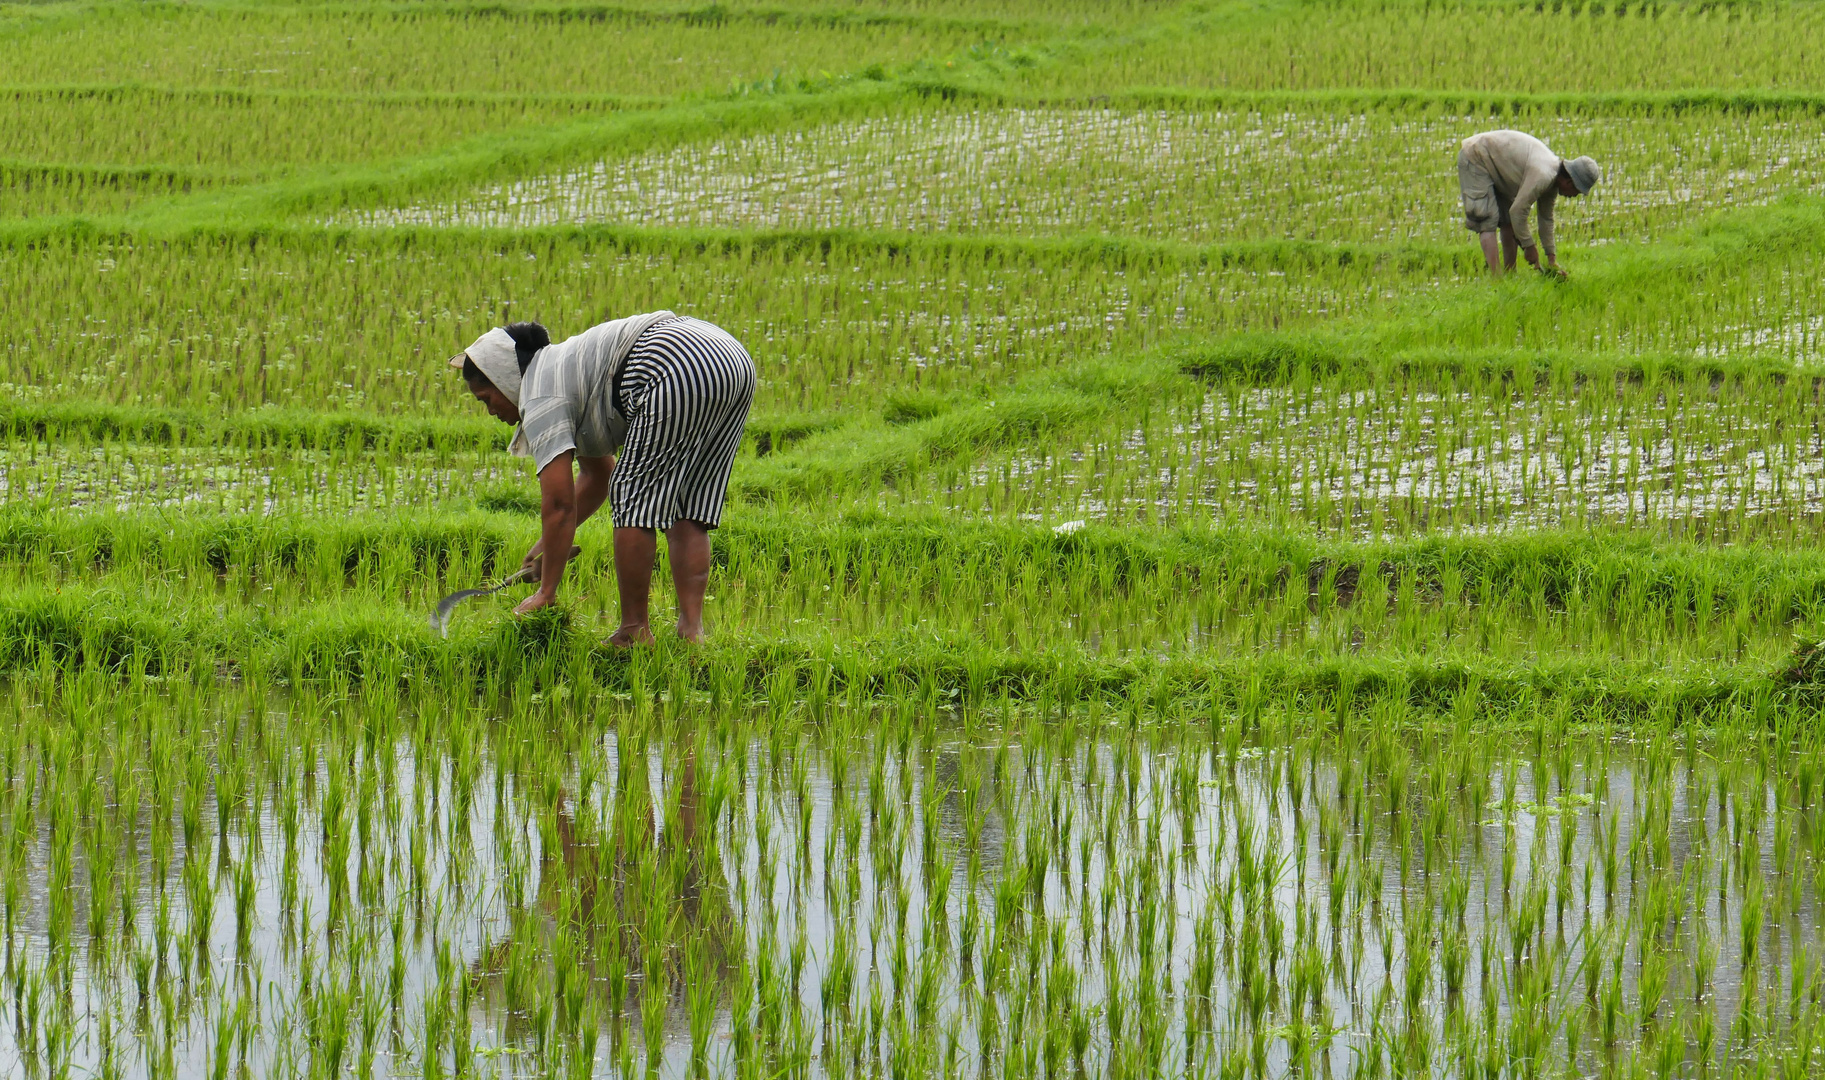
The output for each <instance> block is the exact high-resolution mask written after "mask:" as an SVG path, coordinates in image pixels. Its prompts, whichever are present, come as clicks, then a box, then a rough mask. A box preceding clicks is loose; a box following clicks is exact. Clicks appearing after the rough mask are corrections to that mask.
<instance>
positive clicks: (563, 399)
mask: <svg viewBox="0 0 1825 1080" xmlns="http://www.w3.org/2000/svg"><path fill="white" fill-rule="evenodd" d="M676 318H678V316H676V315H674V314H672V313H671V312H669V311H654V312H649V313H647V314H645V315H635V316H632V317H631V318H626V319H616V320H614V321H613V322H605V323H601V324H599V325H596V326H592V327H590V328H589V329H588V330H585V331H583V332H582V333H581V334H578V335H577V336H575V337H572V338H566V339H564V340H563V341H560V342H557V343H556V344H553V345H547V346H546V347H544V348H543V349H540V350H539V351H538V354H537V355H535V356H534V357H533V358H532V363H531V364H530V365H529V366H528V367H527V368H526V374H525V378H524V380H523V381H522V382H521V384H520V426H519V430H517V431H515V432H514V435H513V442H512V444H511V445H510V446H508V450H509V451H511V452H512V453H514V454H516V455H518V456H520V457H529V458H531V459H532V461H533V465H534V466H535V467H536V468H537V469H538V470H539V471H543V470H544V468H545V466H547V465H549V464H551V462H552V459H554V458H556V457H557V456H558V455H559V454H562V453H563V452H564V451H566V450H573V451H575V452H576V455H577V456H578V457H606V456H607V455H609V454H612V453H614V452H615V451H616V450H619V449H620V448H621V444H622V442H623V441H625V440H626V438H627V418H626V417H624V416H622V415H621V410H620V409H618V408H616V406H615V402H614V390H613V387H614V382H615V372H617V371H619V370H621V365H622V363H623V362H624V361H626V359H627V354H628V353H629V352H630V351H632V349H633V347H634V341H635V340H636V339H638V338H639V337H640V335H641V334H644V333H646V331H647V330H648V329H650V328H652V327H653V326H655V325H657V324H659V323H662V322H666V321H668V320H671V319H676Z"/></svg>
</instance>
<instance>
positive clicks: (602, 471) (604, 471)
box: [520, 454, 615, 566]
mask: <svg viewBox="0 0 1825 1080" xmlns="http://www.w3.org/2000/svg"><path fill="white" fill-rule="evenodd" d="M614 475H615V458H614V455H612V454H611V455H609V456H607V457H580V458H578V459H577V525H578V526H581V525H582V524H583V523H584V522H585V521H588V520H589V519H590V518H591V517H593V516H594V515H595V512H596V511H597V510H600V509H602V504H603V503H605V502H607V501H608V482H609V481H610V480H611V479H613V478H614ZM544 488H545V478H544V477H543V476H541V477H540V478H539V494H540V499H539V502H540V504H541V509H542V508H543V503H544V498H543V496H544ZM544 553H545V538H544V537H543V536H540V537H539V539H538V540H537V541H535V542H534V543H533V545H532V547H531V548H529V549H527V551H526V558H525V559H524V560H523V561H522V562H521V564H520V565H522V566H531V565H532V564H534V563H536V562H538V561H539V556H540V555H543V554H544Z"/></svg>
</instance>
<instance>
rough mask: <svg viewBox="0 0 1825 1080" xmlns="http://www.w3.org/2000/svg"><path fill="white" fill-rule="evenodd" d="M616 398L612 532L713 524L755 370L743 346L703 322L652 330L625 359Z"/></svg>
mask: <svg viewBox="0 0 1825 1080" xmlns="http://www.w3.org/2000/svg"><path fill="white" fill-rule="evenodd" d="M616 394H617V402H616V404H617V405H618V406H619V407H620V409H621V413H622V415H623V416H625V417H627V441H626V443H625V445H623V447H622V449H621V457H620V460H618V461H617V462H616V463H615V473H614V479H613V480H612V481H611V482H610V484H609V489H608V505H609V510H610V511H611V512H612V513H613V514H614V519H615V526H616V528H639V529H662V530H663V529H669V528H671V527H672V523H673V522H674V521H677V520H678V519H680V518H683V519H685V520H687V521H695V522H697V523H699V524H701V525H704V526H706V527H708V528H712V529H713V528H715V527H716V526H717V525H719V524H721V523H722V504H723V499H724V497H725V496H726V495H727V494H728V490H729V470H730V469H731V468H732V467H733V466H734V464H735V451H736V450H737V449H738V448H739V447H740V446H741V429H742V426H743V425H744V424H746V423H747V421H748V406H749V405H751V404H753V401H754V361H753V359H751V358H750V357H749V356H748V351H747V350H746V349H744V348H742V347H741V342H739V341H736V340H735V339H734V338H733V337H731V336H730V335H729V333H728V332H727V331H725V330H723V329H722V328H721V327H718V326H716V325H714V324H712V323H707V322H704V321H703V320H701V319H676V320H673V321H670V322H663V323H660V324H658V325H657V326H654V327H653V328H652V329H650V330H648V331H647V332H646V333H644V334H642V335H640V340H638V341H636V342H635V343H634V347H633V350H632V351H630V352H629V353H628V354H627V359H626V360H625V361H624V362H623V364H622V367H621V372H620V378H618V379H617V380H616Z"/></svg>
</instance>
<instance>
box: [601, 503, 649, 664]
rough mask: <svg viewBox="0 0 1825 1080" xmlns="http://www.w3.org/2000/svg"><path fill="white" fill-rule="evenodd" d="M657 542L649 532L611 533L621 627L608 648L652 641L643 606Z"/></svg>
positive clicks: (633, 530)
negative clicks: (619, 599)
mask: <svg viewBox="0 0 1825 1080" xmlns="http://www.w3.org/2000/svg"><path fill="white" fill-rule="evenodd" d="M658 553H659V539H658V537H657V536H656V535H655V534H654V532H653V530H652V529H641V528H627V527H623V528H618V529H616V530H615V587H616V589H617V591H619V592H620V594H621V627H620V629H618V630H616V631H615V632H614V634H612V635H611V636H610V637H609V639H608V642H609V644H611V645H635V644H639V643H642V642H649V641H652V640H653V631H652V628H651V627H650V626H649V625H648V613H647V606H648V603H649V601H650V600H651V595H650V594H651V593H652V589H653V561H654V559H655V557H656V556H657V555H658Z"/></svg>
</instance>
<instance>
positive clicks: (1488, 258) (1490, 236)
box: [1476, 232, 1502, 277]
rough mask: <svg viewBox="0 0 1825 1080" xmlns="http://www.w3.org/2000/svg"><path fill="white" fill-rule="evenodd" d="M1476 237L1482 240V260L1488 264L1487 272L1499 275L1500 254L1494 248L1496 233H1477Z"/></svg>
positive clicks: (1500, 266) (1500, 270)
mask: <svg viewBox="0 0 1825 1080" xmlns="http://www.w3.org/2000/svg"><path fill="white" fill-rule="evenodd" d="M1476 238H1477V239H1478V240H1480V241H1482V242H1483V261H1484V262H1486V263H1488V264H1489V272H1490V273H1492V274H1494V275H1495V276H1496V277H1501V276H1502V263H1501V258H1502V256H1501V253H1500V252H1499V251H1498V250H1497V249H1496V234H1495V233H1492V232H1486V233H1477V237H1476Z"/></svg>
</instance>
